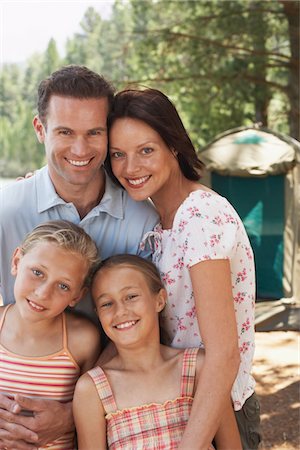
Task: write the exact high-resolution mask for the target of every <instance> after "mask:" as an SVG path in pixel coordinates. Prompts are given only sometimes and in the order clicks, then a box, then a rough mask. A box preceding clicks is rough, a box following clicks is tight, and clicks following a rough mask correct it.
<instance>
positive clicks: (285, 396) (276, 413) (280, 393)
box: [253, 331, 300, 450]
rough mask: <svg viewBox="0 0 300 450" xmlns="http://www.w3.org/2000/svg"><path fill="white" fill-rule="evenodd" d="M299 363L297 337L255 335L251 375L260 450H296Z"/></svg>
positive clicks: (271, 333)
mask: <svg viewBox="0 0 300 450" xmlns="http://www.w3.org/2000/svg"><path fill="white" fill-rule="evenodd" d="M299 362H300V337H299V333H297V332H296V331H268V332H256V351H255V362H254V369H253V375H254V377H255V379H256V383H257V384H256V392H257V394H258V396H259V399H260V403H261V423H262V435H263V441H262V443H261V446H260V450H269V449H272V450H299V449H300V390H299V388H300V383H299V379H300V378H299Z"/></svg>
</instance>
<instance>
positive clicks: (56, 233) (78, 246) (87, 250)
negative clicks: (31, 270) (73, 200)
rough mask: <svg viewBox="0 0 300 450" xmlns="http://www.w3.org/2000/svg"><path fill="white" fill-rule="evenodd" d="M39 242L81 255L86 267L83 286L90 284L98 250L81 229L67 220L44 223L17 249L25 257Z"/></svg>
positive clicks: (29, 234) (97, 260)
mask: <svg viewBox="0 0 300 450" xmlns="http://www.w3.org/2000/svg"><path fill="white" fill-rule="evenodd" d="M41 242H53V244H55V245H57V246H58V247H60V248H62V249H64V250H66V251H69V252H71V253H72V252H73V253H77V254H79V255H81V256H82V257H83V258H84V259H85V260H86V262H87V265H88V273H87V276H86V278H85V281H84V284H85V285H86V286H87V285H89V284H90V282H91V278H92V275H93V273H94V270H95V268H96V267H97V265H98V264H99V258H98V250H97V247H96V244H95V243H94V241H93V240H92V238H91V237H90V236H89V235H88V234H87V233H86V232H85V231H84V230H83V229H82V228H81V227H79V226H77V225H75V224H74V223H72V222H69V221H67V220H52V221H49V222H44V223H42V224H40V225H38V226H36V227H35V228H34V229H33V230H32V231H31V232H30V233H28V234H27V236H26V237H25V239H24V240H23V242H22V244H21V245H20V247H19V248H20V250H21V252H22V254H23V255H25V254H26V253H28V252H29V251H30V250H31V249H32V248H33V247H34V246H35V245H37V244H39V243H41Z"/></svg>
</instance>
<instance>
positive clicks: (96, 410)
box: [73, 374, 107, 450]
mask: <svg viewBox="0 0 300 450" xmlns="http://www.w3.org/2000/svg"><path fill="white" fill-rule="evenodd" d="M73 415H74V421H75V426H76V431H77V440H78V450H95V449H97V450H104V449H106V448H107V446H106V421H105V412H104V409H103V406H102V403H101V401H100V399H99V396H98V393H97V389H96V386H95V384H94V382H93V381H92V379H91V378H90V376H89V375H88V374H85V375H82V376H81V377H80V378H79V380H78V382H77V384H76V388H75V393H74V398H73Z"/></svg>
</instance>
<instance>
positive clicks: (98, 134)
mask: <svg viewBox="0 0 300 450" xmlns="http://www.w3.org/2000/svg"><path fill="white" fill-rule="evenodd" d="M101 134H102V131H101V130H91V131H90V132H89V135H90V136H101Z"/></svg>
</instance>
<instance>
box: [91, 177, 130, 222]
mask: <svg viewBox="0 0 300 450" xmlns="http://www.w3.org/2000/svg"><path fill="white" fill-rule="evenodd" d="M125 194H126V193H125V191H124V190H123V189H122V188H121V187H120V186H117V185H116V184H115V183H114V182H113V181H112V180H111V179H110V178H109V176H108V175H107V173H105V192H104V195H103V197H102V199H101V200H100V203H99V204H98V205H97V206H96V207H95V209H96V210H98V211H99V212H106V213H107V214H109V215H110V216H112V217H115V218H116V219H123V218H124V207H123V196H124V195H125Z"/></svg>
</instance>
